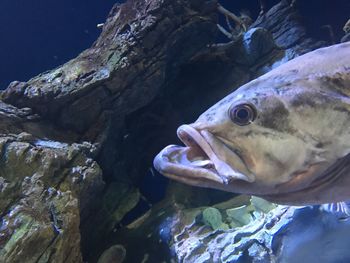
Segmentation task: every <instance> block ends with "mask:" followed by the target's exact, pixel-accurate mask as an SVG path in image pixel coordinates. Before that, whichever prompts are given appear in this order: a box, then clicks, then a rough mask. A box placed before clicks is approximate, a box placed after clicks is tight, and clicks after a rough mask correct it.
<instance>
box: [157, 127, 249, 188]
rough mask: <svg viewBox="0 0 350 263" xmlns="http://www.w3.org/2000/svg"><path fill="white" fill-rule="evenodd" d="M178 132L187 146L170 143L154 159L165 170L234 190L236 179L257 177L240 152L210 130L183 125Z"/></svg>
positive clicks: (188, 180)
mask: <svg viewBox="0 0 350 263" xmlns="http://www.w3.org/2000/svg"><path fill="white" fill-rule="evenodd" d="M177 135H178V137H179V139H180V140H181V141H182V142H183V143H184V144H185V146H177V145H170V146H167V147H166V148H164V149H163V150H162V151H161V152H160V153H159V154H158V155H157V156H156V157H155V159H154V167H155V168H156V169H157V170H158V171H159V172H160V173H161V174H163V175H165V176H167V177H169V178H171V179H175V180H177V181H180V182H183V183H187V184H190V185H194V186H202V187H210V188H217V189H222V190H226V191H230V189H228V188H230V186H229V185H231V184H232V181H243V182H246V183H253V182H254V181H255V176H254V175H253V174H252V173H251V172H249V171H248V169H246V168H245V169H244V163H243V162H242V161H241V160H240V158H239V156H237V154H236V153H234V152H233V151H231V150H229V149H228V148H227V147H226V146H225V145H224V143H223V142H221V141H220V140H218V139H216V138H215V136H214V135H212V134H211V133H210V132H209V131H207V130H197V129H195V128H193V127H192V126H191V125H182V126H180V127H179V128H178V131H177ZM226 159H230V160H235V163H236V164H237V166H236V165H235V166H234V167H233V166H232V165H230V164H228V163H227V162H226V161H225V160H226ZM237 167H239V168H240V169H237ZM242 167H243V168H242ZM242 170H244V172H243V171H242Z"/></svg>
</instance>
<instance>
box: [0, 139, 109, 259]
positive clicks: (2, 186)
mask: <svg viewBox="0 0 350 263" xmlns="http://www.w3.org/2000/svg"><path fill="white" fill-rule="evenodd" d="M87 146H88V145H87V143H85V145H84V147H82V145H79V144H66V143H60V142H55V141H48V140H37V139H35V138H33V137H32V136H30V134H23V133H21V134H19V135H2V136H1V137H0V155H1V156H2V158H1V160H0V166H1V170H0V178H1V179H0V211H1V212H2V213H1V224H0V258H1V262H23V259H25V261H26V262H82V258H81V252H80V230H79V225H80V220H81V219H83V218H82V217H83V215H84V214H87V211H88V210H89V209H90V208H89V205H90V204H91V203H92V201H93V199H94V197H95V196H96V195H97V194H99V193H100V192H101V190H102V188H103V186H104V183H103V181H102V177H101V170H100V168H99V166H98V165H97V163H96V162H95V161H93V160H92V159H91V158H89V157H88V156H87V155H86V154H85V153H84V150H82V148H85V149H86V147H87ZM89 146H90V149H92V148H93V146H92V145H89Z"/></svg>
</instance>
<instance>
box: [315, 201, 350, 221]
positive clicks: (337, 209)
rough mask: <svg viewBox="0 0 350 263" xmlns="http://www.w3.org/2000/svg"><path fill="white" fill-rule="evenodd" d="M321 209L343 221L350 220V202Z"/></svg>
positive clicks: (332, 204)
mask: <svg viewBox="0 0 350 263" xmlns="http://www.w3.org/2000/svg"><path fill="white" fill-rule="evenodd" d="M321 209H322V210H324V211H327V212H330V213H333V214H335V215H336V216H337V217H338V218H339V219H341V220H348V219H349V218H350V202H338V203H331V204H324V205H321Z"/></svg>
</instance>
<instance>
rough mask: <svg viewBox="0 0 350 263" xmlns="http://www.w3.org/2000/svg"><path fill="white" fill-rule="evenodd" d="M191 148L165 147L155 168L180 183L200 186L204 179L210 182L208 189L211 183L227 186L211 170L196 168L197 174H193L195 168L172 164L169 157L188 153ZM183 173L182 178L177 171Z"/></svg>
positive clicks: (158, 156)
mask: <svg viewBox="0 0 350 263" xmlns="http://www.w3.org/2000/svg"><path fill="white" fill-rule="evenodd" d="M189 149H190V147H183V146H178V145H169V146H167V147H165V148H164V149H163V150H162V151H161V152H160V153H159V154H158V155H157V156H156V157H155V158H154V160H153V166H154V167H155V168H156V170H157V171H159V172H160V173H161V174H163V175H165V176H167V177H169V178H170V179H175V180H178V181H180V182H184V183H188V184H191V185H198V182H199V181H202V180H203V179H204V180H206V181H207V182H208V187H210V184H209V183H210V182H215V183H219V184H225V183H226V182H225V181H224V180H223V179H222V178H221V177H220V176H218V174H217V173H216V172H214V171H211V170H209V169H205V168H201V167H196V174H195V175H194V174H193V173H192V169H193V168H189V167H188V166H186V165H183V164H181V163H179V162H172V161H171V159H170V158H169V155H171V154H174V152H178V151H188V150H189ZM179 170H180V171H181V176H179V175H178V172H177V171H179Z"/></svg>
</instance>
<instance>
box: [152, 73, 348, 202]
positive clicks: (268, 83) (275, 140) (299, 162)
mask: <svg viewBox="0 0 350 263" xmlns="http://www.w3.org/2000/svg"><path fill="white" fill-rule="evenodd" d="M281 73H283V74H281ZM329 81H330V80H329V79H327V78H325V77H324V76H317V77H315V76H314V75H313V76H312V77H310V75H307V76H306V75H305V74H299V75H298V74H296V72H295V69H294V68H293V67H287V68H282V69H281V70H279V71H274V72H271V73H270V74H269V73H268V74H266V75H264V76H262V77H260V78H258V79H256V80H254V81H252V82H249V83H248V84H246V85H244V86H242V87H241V88H239V89H238V90H236V91H235V92H233V93H231V94H230V95H228V96H227V97H225V98H224V99H222V100H221V101H219V102H218V103H216V104H215V105H214V106H212V107H211V108H209V109H208V110H207V111H205V112H204V113H203V114H202V115H200V116H199V118H198V119H197V120H196V121H195V122H194V123H192V124H187V125H182V126H180V127H179V128H178V130H177V135H178V137H179V139H180V140H181V141H182V142H183V143H184V144H185V146H184V147H182V146H176V145H170V146H168V147H166V148H165V149H164V150H163V151H161V152H160V153H159V154H158V155H157V157H156V158H155V160H154V166H155V168H156V169H157V170H158V171H159V172H160V173H162V174H164V175H165V176H168V177H169V178H172V179H175V180H177V181H180V182H183V183H186V184H190V185H194V186H201V187H209V188H215V189H221V190H225V191H231V192H235V193H242V194H251V195H257V196H261V197H264V196H270V198H269V199H270V200H271V199H272V200H273V199H274V198H271V196H274V195H276V196H281V195H282V196H290V198H285V200H287V201H286V202H288V203H290V202H294V203H298V204H303V203H310V202H311V203H312V202H319V201H320V202H323V201H324V200H318V197H317V198H314V199H313V200H311V199H312V198H313V197H310V198H311V199H310V198H308V197H305V199H303V198H301V197H300V196H299V195H298V196H296V195H295V194H294V196H295V197H293V194H291V193H296V192H300V191H303V192H304V193H305V192H306V191H309V189H310V191H314V189H315V188H316V186H317V187H319V186H320V184H321V183H320V181H321V180H323V181H326V182H328V180H325V177H327V176H332V174H328V173H327V171H328V170H329V169H330V167H331V166H332V164H334V163H335V162H336V161H337V160H338V159H340V158H342V157H344V156H346V155H347V154H348V153H349V149H350V142H349V139H350V138H349V133H348V126H349V125H348V123H350V122H349V121H350V120H349V99H348V98H347V97H346V96H342V95H341V94H340V93H339V92H334V90H332V89H329V88H328V86H329ZM327 85H328V86H327ZM304 196H306V195H304ZM293 199H295V200H293ZM316 199H317V200H316ZM283 200H284V199H283ZM315 200H316V201H315ZM283 202H285V201H282V203H283Z"/></svg>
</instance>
